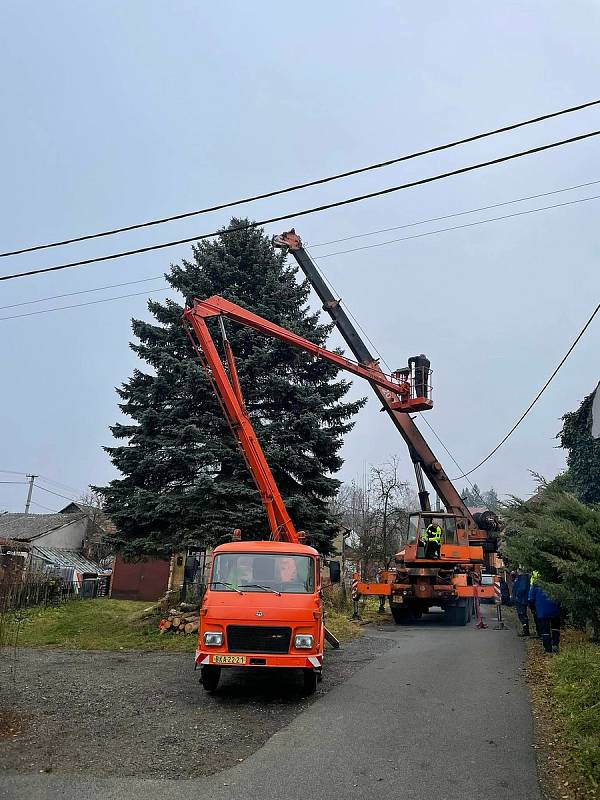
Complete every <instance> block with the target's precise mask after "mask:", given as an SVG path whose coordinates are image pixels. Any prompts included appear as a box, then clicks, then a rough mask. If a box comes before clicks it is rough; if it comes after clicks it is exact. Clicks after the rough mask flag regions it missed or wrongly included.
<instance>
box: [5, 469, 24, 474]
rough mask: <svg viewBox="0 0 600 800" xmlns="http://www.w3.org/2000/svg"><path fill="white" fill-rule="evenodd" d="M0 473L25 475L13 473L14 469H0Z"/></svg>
mask: <svg viewBox="0 0 600 800" xmlns="http://www.w3.org/2000/svg"><path fill="white" fill-rule="evenodd" d="M0 472H3V473H6V475H26V474H27V473H26V472H15V470H14V469H0Z"/></svg>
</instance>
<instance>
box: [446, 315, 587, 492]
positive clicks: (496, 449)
mask: <svg viewBox="0 0 600 800" xmlns="http://www.w3.org/2000/svg"><path fill="white" fill-rule="evenodd" d="M599 310H600V303H598V305H597V306H596V308H595V310H594V312H593V314H592V316H591V317H590V318H589V319H588V321H587V322H586V323H585V325H584V326H583V328H582V329H581V330H580V332H579V334H578V335H577V338H576V339H575V341H574V342H573V344H572V345H571V347H569V349H568V350H567V352H566V353H565V355H564V356H563V358H562V359H561V361H560V362H559V364H558V366H557V367H556V369H555V370H554V372H553V373H552V375H550V377H549V378H548V380H547V381H546V383H545V384H544V385H543V386H542V388H541V389H540V391H539V392H538V393H537V395H536V396H535V397H534V399H533V400H532V402H531V403H530V404H529V406H528V407H527V408H526V409H525V411H524V412H523V413H522V414H521V416H520V417H519V419H518V420H517V421H516V422H515V424H514V425H513V426H512V428H511V429H510V430H509V432H508V433H507V434H506V436H505V437H504V438H503V439H501V440H500V441H499V442H498V444H497V445H496V447H494V449H493V450H492V451H491V453H488V455H487V456H486V457H485V458H484V459H483V460H482V461H480V462H479V464H477V466H475V467H473V468H472V469H470V470H468V472H463V474H462V475H459V476H458V477H457V478H451V479H450V480H453V481H456V480H459V479H460V478H466V477H467V475H471V474H472V473H473V472H475V470H476V469H479V467H481V466H483V464H485V462H486V461H489V459H490V458H491V457H492V456H493V455H494V453H496V452H497V451H498V450H499V449H500V448H501V447H502V445H503V444H504V442H505V441H506V440H507V439H508V438H509V436H511V435H512V434H513V433H514V432H515V431H516V429H517V428H518V427H519V425H520V424H521V423H522V422H523V420H524V419H525V417H526V416H527V415H528V414H529V412H530V411H531V409H532V408H533V407H534V405H535V404H536V403H537V401H538V400H539V399H540V397H541V396H542V395H543V394H544V392H545V391H546V389H547V388H548V386H550V384H551V383H552V380H553V379H554V377H555V375H556V374H557V373H558V371H559V370H560V368H561V367H562V365H563V364H564V363H565V361H566V360H567V358H568V357H569V356H570V355H571V353H572V352H573V350H574V349H575V347H576V345H577V343H578V342H579V340H580V339H581V337H582V336H583V334H584V333H585V332H586V330H587V329H588V328H589V326H590V325H591V324H592V321H593V319H594V317H595V316H596V314H597V313H598V311H599Z"/></svg>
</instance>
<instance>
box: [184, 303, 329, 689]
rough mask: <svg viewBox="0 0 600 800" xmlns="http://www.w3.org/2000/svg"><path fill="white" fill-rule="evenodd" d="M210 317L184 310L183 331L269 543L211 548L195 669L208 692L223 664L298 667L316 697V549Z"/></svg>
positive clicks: (319, 612)
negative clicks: (246, 476) (246, 475)
mask: <svg viewBox="0 0 600 800" xmlns="http://www.w3.org/2000/svg"><path fill="white" fill-rule="evenodd" d="M207 316H214V314H213V313H206V309H204V308H203V304H202V303H197V304H196V305H195V306H194V307H193V308H191V309H186V310H185V311H184V320H185V322H186V323H187V325H186V332H187V333H188V336H189V337H190V340H191V342H192V346H193V347H194V350H195V351H196V353H197V354H198V356H199V358H200V361H201V363H202V365H203V367H204V369H205V371H206V373H207V375H208V378H209V380H210V382H211V384H212V387H213V389H214V391H215V394H216V395H217V398H218V400H219V402H220V405H221V408H222V411H223V414H224V416H225V418H226V420H227V422H228V423H229V427H230V429H231V432H232V434H233V436H234V438H235V440H236V441H237V442H238V444H239V446H240V449H241V452H242V454H243V456H244V458H245V460H246V463H247V465H248V469H249V470H250V473H251V474H252V477H253V478H254V481H255V483H256V486H257V488H258V491H259V493H260V497H261V500H262V503H263V506H264V508H265V511H266V514H267V518H268V521H269V527H270V531H271V540H270V541H242V540H241V531H240V530H239V529H236V530H235V531H234V533H233V541H232V542H231V543H227V544H222V545H219V546H217V547H216V548H215V549H214V552H213V558H212V564H211V571H210V580H209V583H208V587H207V591H206V593H205V595H204V598H203V601H202V606H201V608H200V626H199V630H198V646H197V649H196V659H195V663H196V667H200V676H201V678H200V679H201V682H202V685H203V686H204V688H205V689H206V690H207V691H214V690H215V689H216V688H217V686H218V683H219V679H220V676H221V669H222V668H223V667H286V668H290V669H297V670H301V671H302V674H303V677H304V691H305V693H307V694H312V693H314V692H315V690H316V686H317V680H318V679H319V677H320V674H321V669H322V665H323V650H324V637H325V626H324V623H323V602H322V598H321V586H320V576H321V570H320V564H319V553H318V552H317V551H316V550H315V549H314V548H313V547H308V546H307V545H306V544H304V543H303V539H304V535H303V533H302V532H301V531H300V532H298V531H296V529H295V527H294V524H293V522H292V521H291V519H290V516H289V514H288V512H287V509H286V507H285V503H284V502H283V498H282V497H281V494H280V493H279V490H278V488H277V484H276V483H275V479H274V477H273V474H272V472H271V469H270V467H269V465H268V463H267V460H266V458H265V455H264V453H263V450H262V448H261V446H260V443H259V441H258V439H257V438H256V434H255V432H254V429H253V427H252V423H251V421H250V418H249V416H248V413H247V411H246V406H245V403H244V398H243V396H242V391H241V387H240V382H239V379H238V375H237V371H236V367H235V359H234V356H233V352H232V350H231V346H230V344H229V342H228V340H227V337H226V335H225V329H224V326H223V325H222V321H221V330H222V332H223V342H224V347H225V355H226V360H227V364H228V367H229V375H228V374H227V371H226V370H225V367H224V366H223V363H222V361H221V358H220V356H219V353H218V351H217V348H216V347H215V343H214V341H213V339H212V337H211V334H210V331H209V330H208V327H207V325H206V321H205V318H206V317H207ZM190 329H191V330H190ZM191 331H193V332H194V334H195V335H196V339H197V342H198V344H199V347H198V344H196V341H194V338H193V337H192V334H191ZM331 638H332V639H334V637H331ZM335 643H336V642H335V640H334V644H335ZM338 646H339V645H338Z"/></svg>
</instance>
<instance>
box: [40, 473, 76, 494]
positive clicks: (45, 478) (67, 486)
mask: <svg viewBox="0 0 600 800" xmlns="http://www.w3.org/2000/svg"><path fill="white" fill-rule="evenodd" d="M38 477H39V478H41V479H42V480H43V481H44V483H49V484H50V485H51V486H57V487H58V488H59V489H66V490H67V491H68V492H78V493H79V494H80V495H82V494H85V493H84V492H83V491H82V490H81V489H78V488H77V487H76V486H71V485H70V484H68V483H61V482H60V481H55V480H54V479H53V478H49V477H48V476H47V475H41V474H40V475H38Z"/></svg>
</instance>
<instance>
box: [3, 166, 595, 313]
mask: <svg viewBox="0 0 600 800" xmlns="http://www.w3.org/2000/svg"><path fill="white" fill-rule="evenodd" d="M599 183H600V180H598V181H588V182H587V183H579V184H577V185H575V186H565V187H564V188H563V189H553V190H552V191H551V192H541V193H540V194H530V195H528V196H527V197H517V198H515V199H514V200H505V201H504V202H502V203H492V204H491V205H489V206H479V208H470V209H468V211H455V212H453V213H452V214H443V215H442V216H441V217H430V218H429V219H420V220H417V221H416V222H407V223H405V224H404V225H394V226H393V227H392V228H380V229H379V230H377V231H369V232H367V233H355V234H353V235H352V236H344V238H343V239H332V240H331V241H329V242H319V243H318V244H311V247H325V246H326V245H330V244H339V243H340V242H348V241H350V240H351V239H364V238H366V237H367V236H376V235H377V234H379V233H389V232H390V231H400V230H402V229H403V228H414V227H416V226H417V225H427V224H428V223H430V222H440V221H441V220H443V219H452V218H453V217H464V216H465V215H467V214H476V213H477V212H479V211H489V210H490V209H492V208H501V207H502V206H510V205H513V203H524V202H526V201H527V200H537V199H538V198H540V197H549V196H550V195H553V194H561V193H562V192H571V191H573V190H574V189H584V188H586V187H588V186H596V185H597V184H599ZM549 207H550V208H553V207H554V206H549ZM304 249H305V250H306V247H305V248H304ZM0 308H2V306H0Z"/></svg>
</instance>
